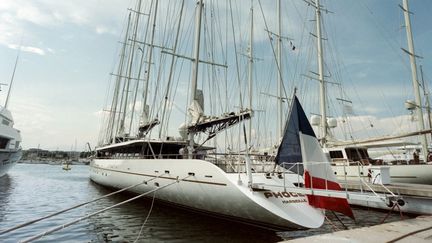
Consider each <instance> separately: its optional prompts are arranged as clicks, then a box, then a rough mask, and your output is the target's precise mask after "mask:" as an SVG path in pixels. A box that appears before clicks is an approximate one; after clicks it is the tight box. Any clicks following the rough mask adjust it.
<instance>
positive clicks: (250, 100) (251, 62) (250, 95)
mask: <svg viewBox="0 0 432 243" xmlns="http://www.w3.org/2000/svg"><path fill="white" fill-rule="evenodd" d="M250 14H251V20H250V36H249V56H248V57H249V65H248V81H249V109H250V110H252V85H253V77H252V75H253V72H252V70H253V17H254V15H253V0H251V8H250ZM247 137H248V141H249V142H250V141H251V138H252V119H249V130H248V136H247Z"/></svg>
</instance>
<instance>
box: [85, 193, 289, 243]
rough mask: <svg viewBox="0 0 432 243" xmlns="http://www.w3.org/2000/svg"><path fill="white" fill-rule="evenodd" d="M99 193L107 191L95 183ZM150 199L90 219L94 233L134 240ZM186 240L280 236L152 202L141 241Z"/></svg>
mask: <svg viewBox="0 0 432 243" xmlns="http://www.w3.org/2000/svg"><path fill="white" fill-rule="evenodd" d="M95 188H97V189H98V190H99V191H100V194H101V195H103V194H107V193H109V191H108V190H107V189H105V188H102V187H100V186H98V185H95ZM130 197H132V195H130V194H122V195H115V196H113V197H111V198H109V199H107V200H102V201H103V202H101V203H98V204H97V205H95V206H93V210H92V211H96V210H100V209H101V208H103V207H108V206H111V205H113V204H116V203H119V202H122V201H124V200H127V199H129V198H130ZM151 204H152V200H151V199H139V200H136V201H133V202H130V203H128V204H125V205H122V206H120V207H118V208H114V209H112V210H109V211H107V212H104V213H102V214H100V215H97V216H95V217H93V218H91V219H89V221H91V222H92V224H93V225H94V232H96V233H97V238H98V239H99V240H101V241H105V240H115V241H135V240H136V239H137V237H138V235H139V232H140V230H141V227H142V226H143V223H144V221H145V219H146V217H147V216H148V214H149V209H150V208H151ZM186 239H187V241H188V242H215V241H217V242H223V241H228V242H277V241H280V240H282V238H281V237H279V236H278V235H276V234H275V232H273V231H268V230H263V229H261V228H255V227H251V226H246V225H243V224H239V223H234V222H230V221H226V220H221V219H218V218H214V217H208V216H204V215H202V214H198V213H195V212H190V211H186V210H182V209H179V208H175V207H172V206H167V205H164V204H162V203H160V202H155V203H154V205H153V208H152V211H151V214H150V216H149V218H148V220H147V222H146V224H145V225H144V227H142V232H141V234H140V238H139V240H140V241H143V242H150V241H169V242H177V241H185V240H186Z"/></svg>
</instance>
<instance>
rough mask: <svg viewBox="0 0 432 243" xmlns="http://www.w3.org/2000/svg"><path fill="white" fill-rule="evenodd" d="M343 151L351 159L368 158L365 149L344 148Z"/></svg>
mask: <svg viewBox="0 0 432 243" xmlns="http://www.w3.org/2000/svg"><path fill="white" fill-rule="evenodd" d="M345 152H346V153H347V157H348V159H349V160H352V161H360V160H361V159H368V157H369V155H368V153H367V150H366V149H363V148H346V149H345Z"/></svg>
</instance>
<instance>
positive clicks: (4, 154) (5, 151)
mask: <svg viewBox="0 0 432 243" xmlns="http://www.w3.org/2000/svg"><path fill="white" fill-rule="evenodd" d="M18 60H19V52H18V55H17V57H16V60H15V66H14V69H13V73H12V77H11V81H10V84H9V90H8V93H7V97H6V101H5V104H4V106H3V107H0V177H2V176H4V175H5V174H6V173H7V172H8V171H9V169H10V168H12V166H14V165H15V164H16V163H17V162H18V161H19V160H20V159H21V156H22V149H21V133H20V131H19V130H18V129H16V128H14V127H13V126H14V120H13V117H12V114H11V112H10V111H9V110H8V104H9V99H10V94H11V90H12V84H13V81H14V77H15V71H16V68H17V65H18Z"/></svg>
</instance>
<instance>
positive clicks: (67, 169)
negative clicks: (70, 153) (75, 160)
mask: <svg viewBox="0 0 432 243" xmlns="http://www.w3.org/2000/svg"><path fill="white" fill-rule="evenodd" d="M70 165H71V163H70V162H68V161H67V162H64V163H63V166H62V169H63V170H66V171H69V170H71V169H72V167H71V166H70Z"/></svg>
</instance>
